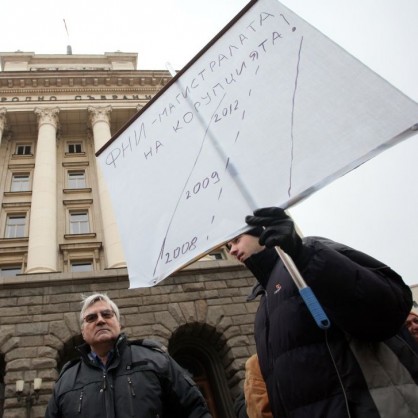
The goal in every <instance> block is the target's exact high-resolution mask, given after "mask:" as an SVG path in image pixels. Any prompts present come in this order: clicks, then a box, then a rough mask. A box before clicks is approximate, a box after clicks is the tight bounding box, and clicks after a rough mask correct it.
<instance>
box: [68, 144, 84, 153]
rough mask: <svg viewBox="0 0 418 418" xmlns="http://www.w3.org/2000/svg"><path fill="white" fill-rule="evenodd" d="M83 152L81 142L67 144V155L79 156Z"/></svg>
mask: <svg viewBox="0 0 418 418" xmlns="http://www.w3.org/2000/svg"><path fill="white" fill-rule="evenodd" d="M81 152H83V148H82V146H81V142H69V143H68V153H69V154H79V153H81Z"/></svg>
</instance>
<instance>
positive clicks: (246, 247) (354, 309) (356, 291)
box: [229, 208, 418, 418]
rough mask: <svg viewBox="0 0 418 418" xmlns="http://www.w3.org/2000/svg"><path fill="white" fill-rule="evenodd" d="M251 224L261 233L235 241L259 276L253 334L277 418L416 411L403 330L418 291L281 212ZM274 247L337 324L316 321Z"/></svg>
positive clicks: (416, 366) (416, 367) (407, 415)
mask: <svg viewBox="0 0 418 418" xmlns="http://www.w3.org/2000/svg"><path fill="white" fill-rule="evenodd" d="M246 222H247V223H248V224H249V225H250V226H252V227H253V229H251V230H250V231H249V232H248V233H246V234H243V235H240V236H239V237H237V238H236V239H234V240H232V241H231V242H230V243H229V247H230V252H231V254H232V255H234V256H235V257H237V259H238V260H240V261H241V262H243V263H245V264H246V265H247V267H248V268H249V269H250V270H251V271H252V272H253V274H254V275H255V277H256V278H257V280H258V286H256V287H255V289H254V294H253V295H252V297H253V298H254V297H256V296H257V295H260V294H261V300H260V305H259V308H258V311H257V315H256V320H255V339H256V346H257V354H258V358H259V362H260V368H261V371H262V374H263V377H264V380H265V381H266V385H267V391H268V396H269V401H270V405H271V408H272V411H273V416H274V417H275V418H285V417H292V418H344V417H350V418H378V417H390V418H392V417H393V418H395V417H396V418H411V417H418V386H417V383H418V357H417V353H416V352H415V351H414V347H412V346H411V345H410V344H408V343H407V341H406V339H405V338H403V337H402V333H401V328H402V326H403V324H404V322H405V319H406V317H407V315H408V313H409V311H410V309H411V306H412V295H411V291H410V289H409V287H408V286H407V285H406V284H405V283H404V282H403V281H402V279H401V277H400V276H399V275H398V274H396V273H395V272H394V271H393V270H391V269H390V268H389V267H387V266H386V265H384V264H383V263H381V262H379V261H377V260H375V259H373V258H372V257H370V256H368V255H366V254H364V253H361V252H359V251H356V250H354V249H352V248H349V247H347V246H345V245H342V244H338V243H336V242H333V241H331V240H328V239H325V238H319V237H309V238H306V239H304V240H302V239H301V238H300V237H299V236H298V234H297V233H296V231H295V227H294V223H293V221H292V219H291V218H290V217H288V216H287V215H286V213H285V211H284V210H282V209H280V208H264V209H259V210H256V211H255V212H254V216H247V218H246ZM275 246H280V247H281V248H282V250H284V251H285V252H286V253H288V254H289V255H290V256H291V257H292V259H293V260H294V262H295V264H296V266H297V267H298V269H299V271H300V272H301V274H302V276H303V278H304V279H305V281H306V283H307V285H308V286H310V287H311V289H312V291H313V292H314V293H315V295H316V297H317V299H318V300H319V302H320V303H321V305H322V307H323V309H324V311H325V313H326V314H327V316H328V318H329V320H330V322H331V326H330V328H329V329H327V330H322V329H320V328H319V327H318V326H317V325H316V323H315V321H314V319H313V318H312V316H311V314H310V312H309V310H308V309H307V307H306V305H305V303H304V301H303V299H302V298H301V296H300V294H299V291H298V289H297V287H296V286H295V284H294V282H293V280H292V278H291V277H290V275H289V273H288V271H287V270H286V268H285V266H284V265H283V263H282V261H281V260H280V259H279V257H278V255H277V252H276V250H275V248H274V247H275Z"/></svg>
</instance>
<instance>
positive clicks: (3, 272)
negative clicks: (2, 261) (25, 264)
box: [0, 265, 22, 277]
mask: <svg viewBox="0 0 418 418" xmlns="http://www.w3.org/2000/svg"><path fill="white" fill-rule="evenodd" d="M21 272H22V267H21V266H18V265H16V266H0V277H14V276H17V275H18V274H19V273H21Z"/></svg>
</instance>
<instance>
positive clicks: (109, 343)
mask: <svg viewBox="0 0 418 418" xmlns="http://www.w3.org/2000/svg"><path fill="white" fill-rule="evenodd" d="M80 321H81V324H82V325H81V329H82V334H83V338H84V340H85V341H86V344H84V345H82V346H80V347H79V351H80V354H81V359H78V360H76V361H73V362H70V363H67V364H66V365H65V366H64V368H63V370H62V371H61V374H60V377H59V379H58V381H57V382H56V384H55V388H54V393H53V396H52V397H51V399H50V401H49V404H48V408H47V410H46V414H45V417H46V418H83V417H85V418H125V417H138V418H139V417H140V418H168V417H170V418H177V417H185V418H186V417H188V418H211V415H210V414H209V411H208V409H207V406H206V402H205V400H204V398H203V396H202V394H201V393H200V392H199V390H198V389H197V386H196V385H195V383H194V382H193V380H192V379H191V378H190V377H189V375H188V374H187V373H186V372H185V370H183V369H182V368H181V367H180V366H179V365H178V364H177V363H176V362H175V361H174V360H173V359H172V358H171V357H170V356H169V355H168V354H167V353H166V352H165V350H164V349H163V347H162V346H161V345H160V344H158V343H156V342H153V341H150V340H141V341H136V342H135V341H134V342H129V341H128V340H127V339H126V337H125V335H124V334H121V333H120V329H121V328H120V319H119V309H118V307H117V306H116V304H115V303H114V302H113V301H112V300H111V299H109V297H108V296H107V295H104V294H100V293H98V294H94V295H91V296H89V297H87V298H86V299H85V300H84V304H83V308H82V309H81V314H80Z"/></svg>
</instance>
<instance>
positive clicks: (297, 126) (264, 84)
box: [97, 0, 418, 287]
mask: <svg viewBox="0 0 418 418" xmlns="http://www.w3.org/2000/svg"><path fill="white" fill-rule="evenodd" d="M417 122H418V105H417V104H416V103H415V102H414V101H412V100H411V99H409V98H408V97H406V96H405V95H404V94H402V93H401V92H399V91H398V90H397V89H395V88H394V87H393V86H391V85H390V84H389V83H387V82H386V81H385V80H383V79H382V78H381V77H380V76H378V75H377V74H375V73H374V72H372V71H371V70H370V69H369V68H367V67H366V66H364V65H363V64H362V63H361V62H359V61H358V60H357V59H356V58H354V57H353V56H351V55H349V54H348V53H347V52H345V51H344V50H343V49H342V48H340V47H339V46H338V45H336V44H335V43H334V42H332V41H331V40H330V39H328V38H327V37H325V36H324V35H322V34H321V33H320V32H319V31H317V30H316V29H315V28H313V27H312V26H311V25H309V24H308V23H307V22H305V21H304V20H302V19H301V18H299V17H298V16H297V15H295V14H294V13H293V12H291V11H290V10H289V9H287V8H286V7H284V6H283V5H282V4H281V3H279V2H278V1H276V0H259V1H254V2H251V3H250V4H249V5H248V6H247V7H246V8H245V9H244V10H243V11H242V12H241V13H240V15H239V16H237V18H236V19H234V21H233V22H231V24H230V25H228V27H227V28H226V29H225V30H224V31H223V32H222V33H221V34H220V35H219V36H218V37H217V38H216V39H215V40H213V41H212V42H211V43H210V44H209V45H208V46H207V47H206V48H205V49H204V50H203V51H202V52H201V53H200V54H199V55H198V56H197V57H196V58H195V59H194V60H193V61H192V62H191V63H190V64H189V65H188V66H187V67H186V68H185V69H184V70H183V71H182V72H181V73H180V74H179V75H177V76H176V77H175V78H174V79H173V81H172V82H171V83H170V84H169V85H168V86H166V88H165V89H164V90H163V91H162V92H161V94H159V95H158V96H157V97H156V98H155V99H154V100H152V101H151V102H150V103H149V104H148V105H147V106H146V107H145V108H144V109H143V110H142V111H141V112H140V113H139V114H138V115H136V116H135V117H134V118H133V119H132V120H131V121H130V122H129V124H127V125H126V126H125V127H124V128H123V129H122V130H121V131H120V132H118V133H117V134H116V135H115V137H113V138H112V139H111V140H110V141H109V143H108V144H106V146H105V147H104V148H103V149H101V150H100V151H99V152H98V153H97V156H98V159H99V161H100V165H101V168H102V171H103V173H104V176H105V179H106V182H107V185H108V188H109V191H110V195H111V198H112V202H113V206H114V210H115V213H116V217H117V222H118V225H119V228H120V231H121V236H122V241H123V246H124V250H125V255H126V259H127V265H128V273H129V279H130V285H131V287H146V286H152V285H155V284H156V283H158V282H160V281H161V280H163V279H164V278H166V277H167V276H169V275H170V274H171V273H173V272H174V271H176V270H178V269H179V268H181V267H183V266H184V265H186V264H188V263H189V262H191V261H192V260H194V259H196V258H198V257H199V256H201V255H203V254H205V253H207V252H208V251H210V250H211V249H213V248H216V247H217V246H219V245H220V244H221V243H223V242H225V241H227V240H228V239H231V238H232V237H234V236H236V235H238V234H239V233H241V232H243V231H245V229H246V225H245V222H244V218H245V215H248V214H250V213H252V211H253V209H255V208H256V207H265V206H281V207H284V208H286V207H289V206H290V205H292V204H294V203H296V202H298V201H300V200H301V199H303V198H304V197H306V196H308V195H309V194H311V193H313V192H314V191H315V190H317V189H318V188H320V187H323V186H325V185H326V184H328V183H329V182H331V181H333V180H334V179H336V178H338V177H339V176H341V175H343V174H345V173H347V172H348V171H350V170H352V169H353V168H355V167H357V166H358V165H360V164H362V163H363V162H365V161H367V160H368V159H370V158H372V157H373V156H375V155H376V154H377V153H379V152H381V151H382V150H384V149H385V148H387V147H389V146H392V145H394V144H396V143H397V142H399V141H401V140H403V139H405V138H406V137H407V136H409V135H411V134H413V133H414V130H415V129H416V125H415V124H416V123H417Z"/></svg>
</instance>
